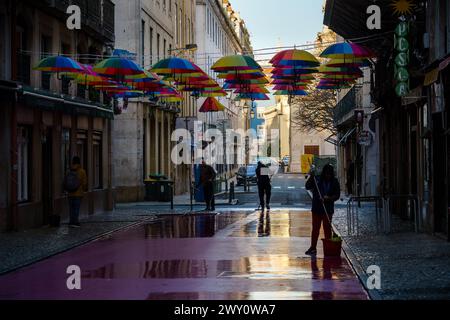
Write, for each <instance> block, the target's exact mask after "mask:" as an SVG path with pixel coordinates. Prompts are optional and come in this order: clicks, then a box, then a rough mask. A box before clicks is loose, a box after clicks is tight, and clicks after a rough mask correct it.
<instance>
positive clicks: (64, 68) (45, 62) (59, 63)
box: [33, 56, 84, 73]
mask: <svg viewBox="0 0 450 320" xmlns="http://www.w3.org/2000/svg"><path fill="white" fill-rule="evenodd" d="M33 69H34V70H37V71H43V72H58V73H59V72H73V73H78V72H83V71H84V69H83V67H82V66H81V65H80V64H79V63H78V62H76V61H75V60H73V59H71V58H68V57H65V56H53V57H47V58H44V59H42V60H41V61H39V63H38V64H37V65H36V67H34V68H33Z"/></svg>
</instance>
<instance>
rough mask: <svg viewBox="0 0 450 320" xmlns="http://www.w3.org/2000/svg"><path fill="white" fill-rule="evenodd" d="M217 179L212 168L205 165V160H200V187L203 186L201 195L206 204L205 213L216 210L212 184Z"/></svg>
mask: <svg viewBox="0 0 450 320" xmlns="http://www.w3.org/2000/svg"><path fill="white" fill-rule="evenodd" d="M216 177H217V173H216V170H214V168H213V167H211V166H210V165H208V164H206V162H205V160H204V159H203V160H202V164H201V165H200V185H201V186H203V194H204V197H205V202H206V210H205V211H215V210H216V200H215V196H214V183H215V180H216Z"/></svg>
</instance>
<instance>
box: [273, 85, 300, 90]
mask: <svg viewBox="0 0 450 320" xmlns="http://www.w3.org/2000/svg"><path fill="white" fill-rule="evenodd" d="M305 89H306V87H305V86H291V85H284V84H277V85H276V86H274V87H273V90H276V91H278V90H287V91H299V90H305Z"/></svg>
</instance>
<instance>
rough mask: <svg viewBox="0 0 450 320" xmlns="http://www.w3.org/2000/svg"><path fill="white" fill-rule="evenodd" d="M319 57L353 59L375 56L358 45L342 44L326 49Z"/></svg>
mask: <svg viewBox="0 0 450 320" xmlns="http://www.w3.org/2000/svg"><path fill="white" fill-rule="evenodd" d="M320 56H321V57H322V58H329V59H354V58H373V57H375V54H374V53H373V52H372V51H371V50H369V49H368V48H365V47H363V46H361V45H359V44H356V43H348V42H343V43H337V44H333V45H331V46H330V47H328V48H326V49H325V50H324V51H323V52H322V54H321V55H320Z"/></svg>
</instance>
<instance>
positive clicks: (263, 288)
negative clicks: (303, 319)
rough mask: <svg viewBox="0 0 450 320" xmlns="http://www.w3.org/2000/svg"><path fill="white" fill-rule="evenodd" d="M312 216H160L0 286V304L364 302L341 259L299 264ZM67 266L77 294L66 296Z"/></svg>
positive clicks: (283, 213) (277, 213) (354, 278)
mask: <svg viewBox="0 0 450 320" xmlns="http://www.w3.org/2000/svg"><path fill="white" fill-rule="evenodd" d="M310 215H311V214H310V213H309V212H308V211H306V210H303V211H302V210H296V211H288V210H276V211H273V212H272V213H270V214H260V213H259V212H254V211H252V210H248V211H234V212H221V213H219V214H195V215H173V214H172V215H166V216H164V215H161V216H159V217H158V219H157V220H155V221H149V222H146V221H143V222H142V223H141V224H139V225H137V226H135V227H132V228H129V229H127V230H123V231H119V232H116V233H113V234H111V235H108V236H106V237H103V238H101V239H98V240H96V241H94V242H90V243H88V244H85V245H83V246H80V247H77V248H75V249H72V250H70V251H67V252H64V253H61V254H59V255H56V256H54V257H51V258H49V259H46V260H44V261H41V262H38V263H36V264H34V265H31V266H29V267H26V268H23V269H21V270H18V271H16V272H13V273H9V274H6V275H4V276H0V299H74V300H77V299H89V300H91V299H133V300H149V299H150V300H168V299H176V300H179V299H181V300H222V299H229V300H255V299H256V300H312V299H313V300H322V299H327V300H328V299H336V300H342V299H345V300H347V299H368V296H367V294H366V292H365V290H364V288H363V287H362V285H361V283H360V281H359V280H358V278H357V276H356V275H355V273H354V272H353V269H352V268H351V266H350V265H349V263H348V261H347V260H346V259H345V258H344V257H342V258H324V257H323V253H322V251H321V250H322V249H321V248H319V254H318V256H317V258H311V257H308V256H305V255H304V252H305V251H306V250H307V249H308V247H309V234H310V231H311V230H310V223H311V221H310ZM73 265H76V266H79V267H80V269H81V290H69V289H68V288H67V284H66V282H67V279H68V277H69V276H70V275H68V274H67V273H66V270H67V268H68V267H69V266H73Z"/></svg>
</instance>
